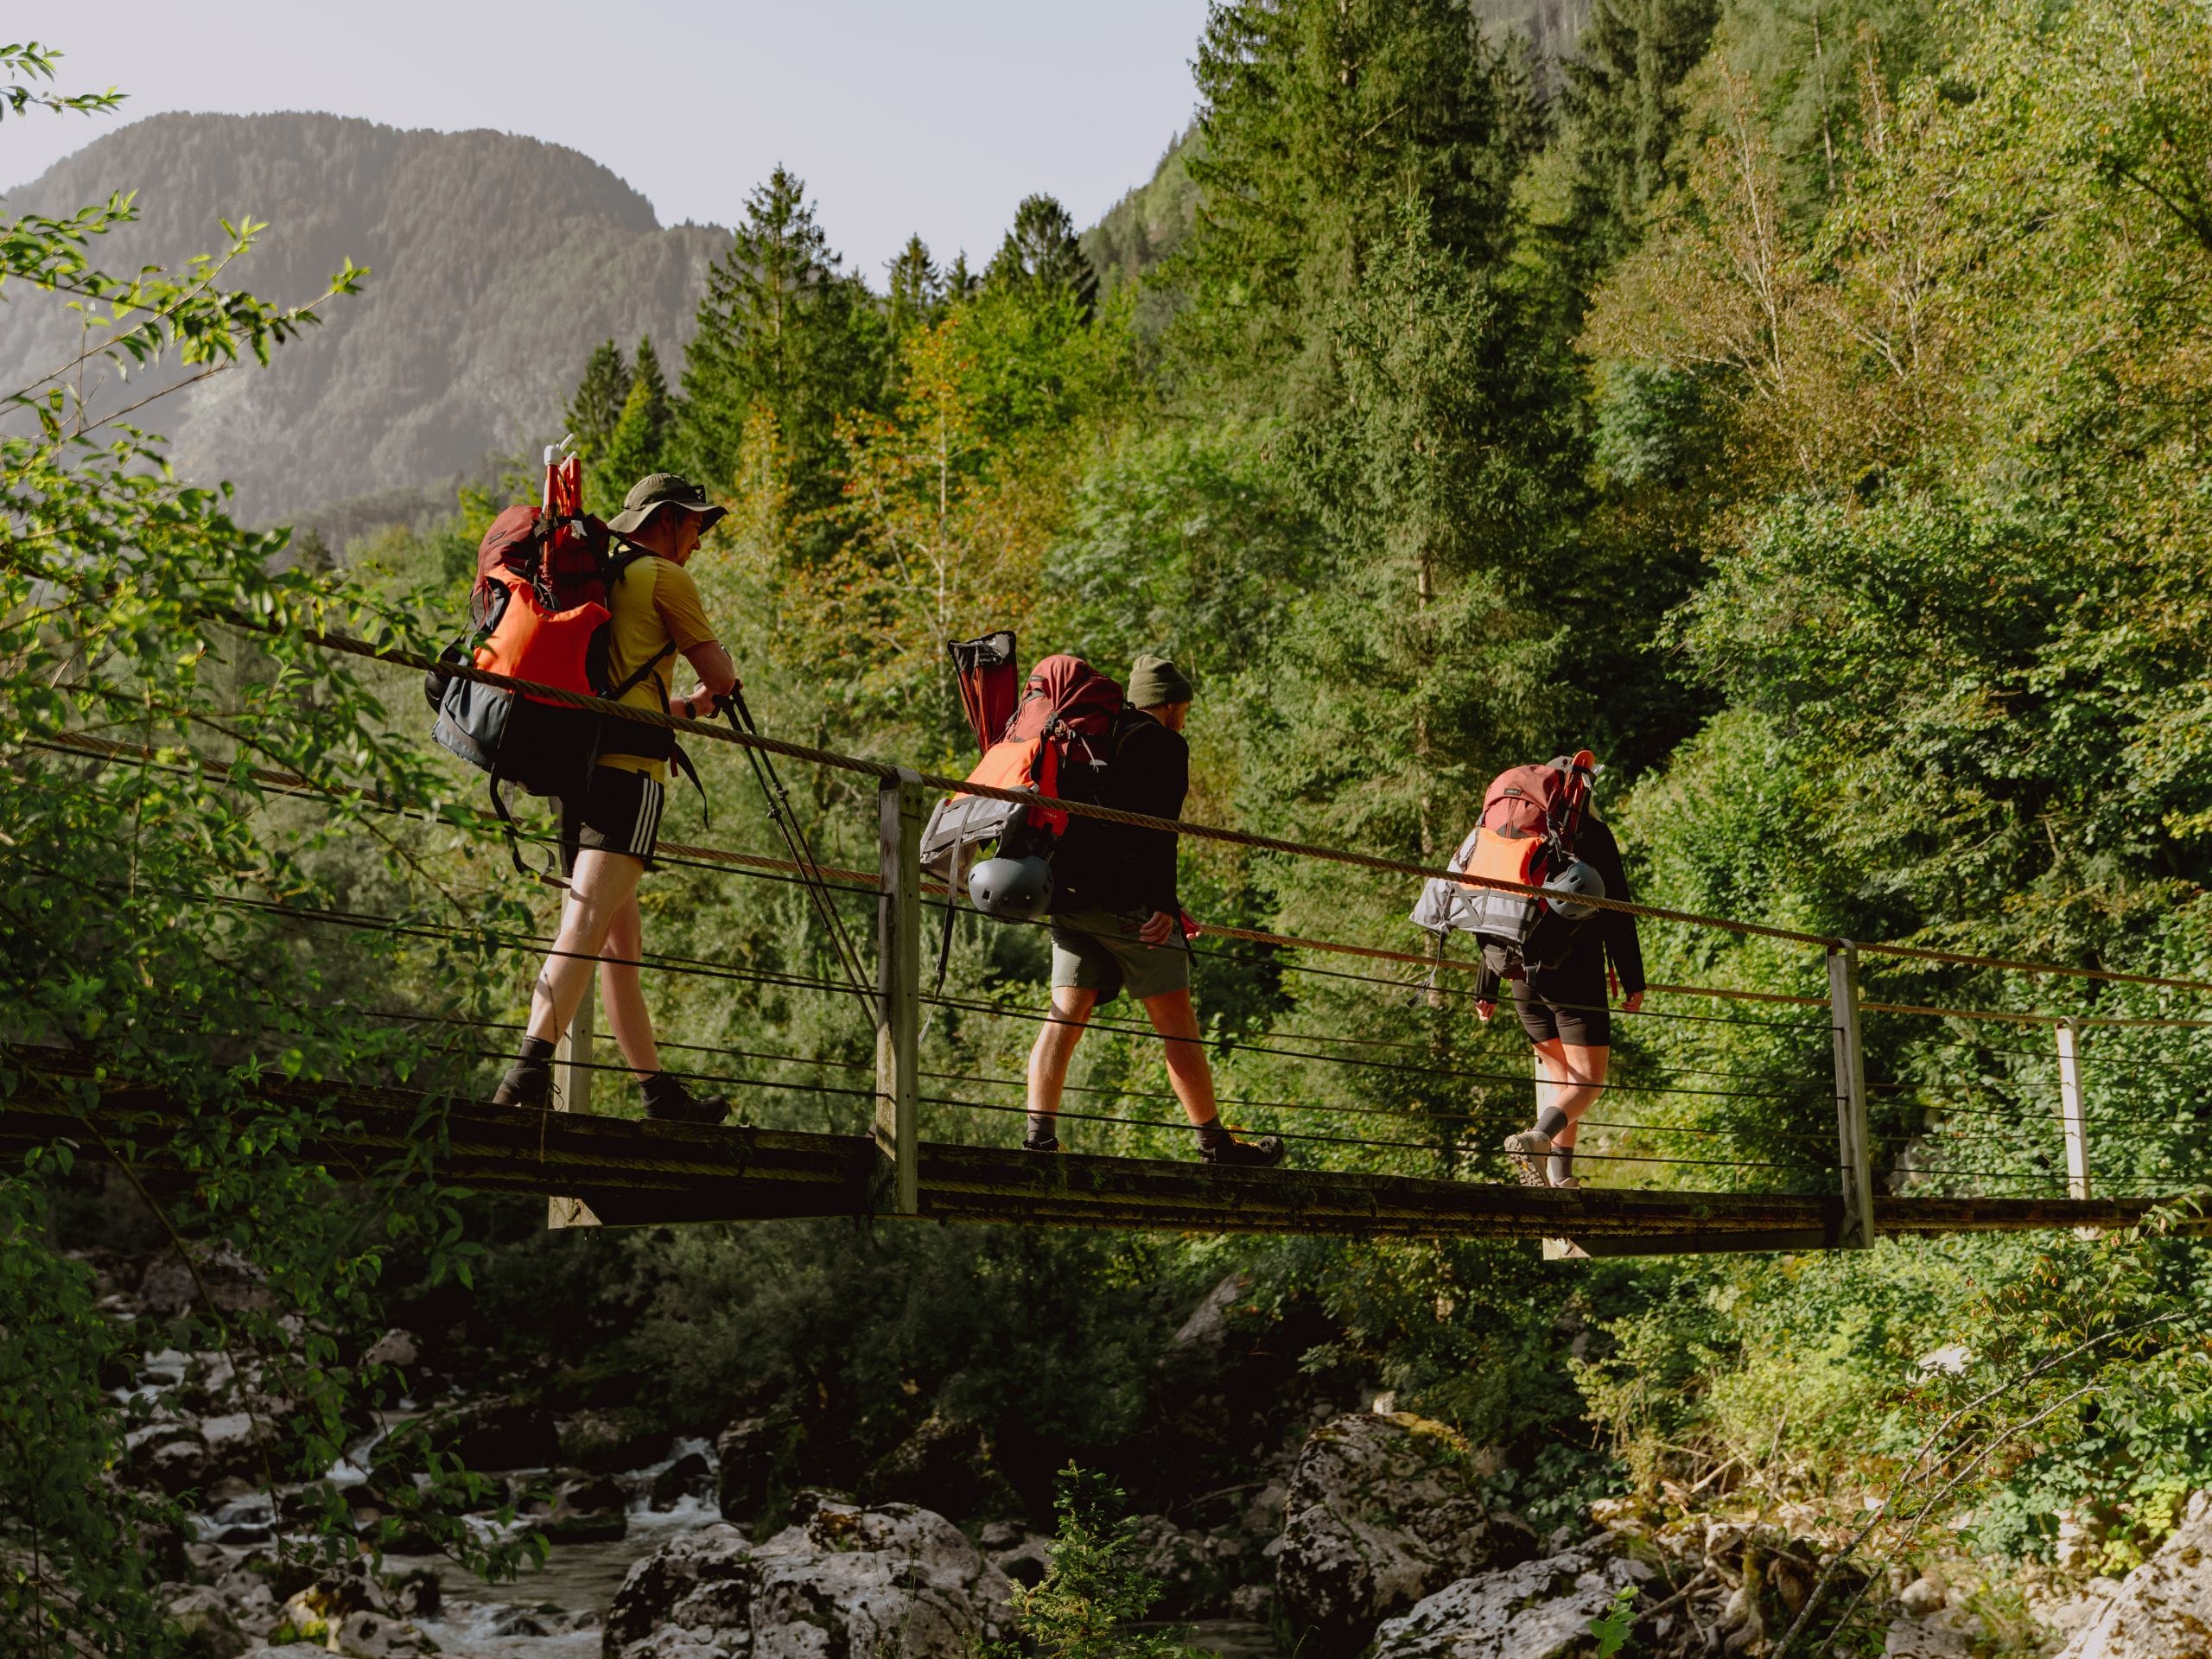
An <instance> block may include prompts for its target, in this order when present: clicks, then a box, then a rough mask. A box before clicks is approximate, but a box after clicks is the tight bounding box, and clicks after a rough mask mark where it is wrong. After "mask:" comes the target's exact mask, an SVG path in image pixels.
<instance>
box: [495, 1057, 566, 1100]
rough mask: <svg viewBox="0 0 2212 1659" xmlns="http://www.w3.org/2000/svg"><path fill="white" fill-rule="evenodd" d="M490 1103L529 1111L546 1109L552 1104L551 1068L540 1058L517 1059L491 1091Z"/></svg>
mask: <svg viewBox="0 0 2212 1659" xmlns="http://www.w3.org/2000/svg"><path fill="white" fill-rule="evenodd" d="M492 1103H493V1105H494V1106H518V1107H521V1108H523V1109H525V1110H529V1111H537V1112H542V1111H544V1110H546V1109H549V1108H550V1106H551V1105H552V1104H553V1068H552V1067H551V1066H550V1065H546V1064H545V1063H544V1062H543V1061H542V1060H541V1061H532V1060H517V1061H516V1062H515V1063H514V1064H513V1065H511V1066H509V1067H508V1068H507V1075H506V1076H505V1077H502V1078H500V1079H499V1087H498V1088H497V1089H495V1090H493V1091H492Z"/></svg>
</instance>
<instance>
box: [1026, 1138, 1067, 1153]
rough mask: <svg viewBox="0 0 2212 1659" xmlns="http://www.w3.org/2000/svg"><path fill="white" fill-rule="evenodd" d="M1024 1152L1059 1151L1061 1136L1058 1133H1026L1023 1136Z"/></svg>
mask: <svg viewBox="0 0 2212 1659" xmlns="http://www.w3.org/2000/svg"><path fill="white" fill-rule="evenodd" d="M1021 1149H1022V1150H1023V1151H1024V1152H1058V1150H1059V1149H1060V1137H1059V1136H1058V1135H1049V1134H1048V1135H1023V1136H1022V1137H1021Z"/></svg>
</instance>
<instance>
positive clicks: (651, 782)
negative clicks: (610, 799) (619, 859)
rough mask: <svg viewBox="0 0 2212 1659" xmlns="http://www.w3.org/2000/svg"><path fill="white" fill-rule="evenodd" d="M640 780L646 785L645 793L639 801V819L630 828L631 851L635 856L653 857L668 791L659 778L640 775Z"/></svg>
mask: <svg viewBox="0 0 2212 1659" xmlns="http://www.w3.org/2000/svg"><path fill="white" fill-rule="evenodd" d="M638 781H639V783H640V784H643V785H645V793H644V795H643V796H642V797H641V798H639V802H638V817H637V821H636V822H635V823H633V824H632V826H631V829H630V851H631V854H632V856H634V857H638V858H651V857H652V855H653V843H654V842H656V841H657V840H658V839H659V836H660V809H661V802H662V800H663V799H664V798H665V796H666V794H667V791H666V790H665V789H664V788H663V787H662V785H661V784H660V782H659V780H658V779H652V778H647V777H644V776H642V775H640V776H639V779H638Z"/></svg>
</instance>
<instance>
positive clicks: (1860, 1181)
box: [1828, 940, 1874, 1250]
mask: <svg viewBox="0 0 2212 1659" xmlns="http://www.w3.org/2000/svg"><path fill="white" fill-rule="evenodd" d="M1828 1012H1829V1022H1830V1025H1831V1027H1832V1029H1833V1030H1834V1034H1835V1127H1836V1154H1837V1162H1838V1163H1839V1164H1840V1165H1841V1166H1842V1169H1843V1228H1842V1232H1841V1235H1840V1236H1839V1237H1838V1239H1837V1240H1836V1247H1837V1248H1838V1249H1846V1250H1868V1249H1873V1247H1874V1162H1873V1140H1872V1136H1871V1135H1869V1134H1868V1133H1867V1129H1866V1042H1865V1039H1864V1038H1863V1036H1862V1034H1861V1033H1860V1031H1859V951H1858V948H1857V947H1856V946H1854V945H1853V944H1851V943H1850V941H1848V940H1845V941H1843V942H1842V943H1841V944H1836V945H1830V946H1829V947H1828Z"/></svg>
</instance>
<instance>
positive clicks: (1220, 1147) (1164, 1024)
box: [1144, 987, 1282, 1166]
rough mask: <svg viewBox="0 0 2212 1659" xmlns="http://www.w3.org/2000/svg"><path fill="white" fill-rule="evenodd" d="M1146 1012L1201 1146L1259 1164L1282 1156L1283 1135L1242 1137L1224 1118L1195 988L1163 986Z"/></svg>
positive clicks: (1225, 1158) (1209, 1154) (1214, 1157)
mask: <svg viewBox="0 0 2212 1659" xmlns="http://www.w3.org/2000/svg"><path fill="white" fill-rule="evenodd" d="M1144 1011H1145V1014H1146V1015H1147V1017H1148V1018H1149V1019H1150V1020H1151V1021H1152V1028H1153V1029H1154V1031H1156V1032H1158V1033H1160V1040H1161V1041H1162V1042H1163V1043H1165V1044H1166V1048H1167V1081H1168V1083H1169V1084H1171V1085H1172V1086H1173V1089H1174V1090H1175V1098H1176V1099H1178V1100H1179V1101H1181V1102H1182V1103H1183V1113H1184V1116H1186V1117H1188V1118H1189V1119H1190V1120H1191V1127H1192V1128H1194V1129H1196V1130H1197V1131H1198V1151H1199V1154H1200V1155H1202V1156H1203V1157H1204V1158H1205V1160H1206V1161H1207V1162H1209V1163H1230V1164H1257V1165H1260V1166H1266V1165H1268V1164H1276V1163H1281V1161H1282V1137H1281V1135H1260V1136H1258V1137H1256V1138H1255V1139H1254V1140H1250V1141H1239V1140H1238V1139H1237V1138H1236V1136H1235V1135H1231V1134H1230V1132H1229V1126H1228V1125H1227V1124H1226V1123H1224V1122H1222V1121H1221V1107H1220V1103H1219V1102H1218V1101H1217V1100H1216V1099H1215V1097H1214V1092H1213V1067H1212V1065H1210V1064H1209V1063H1208V1061H1207V1059H1206V1046H1205V1035H1204V1033H1201V1032H1200V1031H1199V1030H1198V1010H1197V1009H1195V1008H1193V1007H1192V1006H1191V993H1190V990H1189V988H1187V987H1186V988H1184V989H1182V990H1177V991H1162V992H1161V993H1160V995H1158V996H1148V997H1147V998H1146V999H1145V1002H1144Z"/></svg>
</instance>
